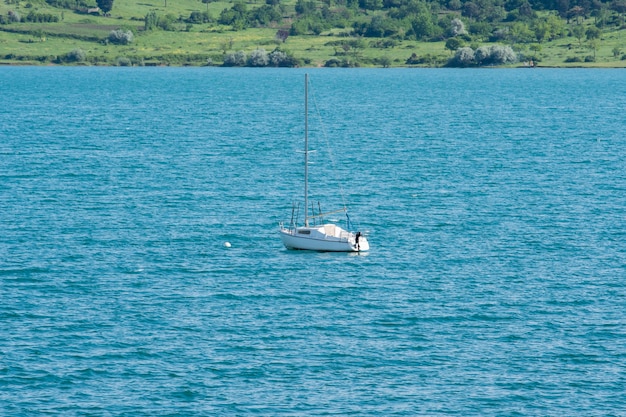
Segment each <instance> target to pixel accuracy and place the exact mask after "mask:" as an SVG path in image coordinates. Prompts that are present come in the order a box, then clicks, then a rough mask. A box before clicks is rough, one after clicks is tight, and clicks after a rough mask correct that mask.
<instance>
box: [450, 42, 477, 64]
mask: <svg viewBox="0 0 626 417" xmlns="http://www.w3.org/2000/svg"><path fill="white" fill-rule="evenodd" d="M474 63H475V61H474V50H473V49H472V48H470V47H468V46H465V47H463V48H459V49H457V51H456V53H455V54H454V56H453V57H452V58H451V59H450V61H449V62H448V66H451V67H469V66H471V65H474Z"/></svg>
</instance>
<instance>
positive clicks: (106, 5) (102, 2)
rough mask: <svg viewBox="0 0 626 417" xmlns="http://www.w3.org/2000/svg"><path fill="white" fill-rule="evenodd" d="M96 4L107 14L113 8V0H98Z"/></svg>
mask: <svg viewBox="0 0 626 417" xmlns="http://www.w3.org/2000/svg"><path fill="white" fill-rule="evenodd" d="M96 4H97V5H98V7H99V8H100V10H102V12H103V13H104V14H105V15H107V14H109V12H110V11H111V9H113V0H96Z"/></svg>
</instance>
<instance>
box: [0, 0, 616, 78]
mask: <svg viewBox="0 0 626 417" xmlns="http://www.w3.org/2000/svg"><path fill="white" fill-rule="evenodd" d="M30 3H31V4H32V7H31V8H27V7H26V5H27V1H21V2H20V3H19V5H15V4H11V5H8V4H6V3H5V2H4V1H2V2H1V3H0V14H2V15H6V14H7V13H8V11H9V10H16V11H18V13H20V14H21V15H22V16H26V15H27V14H28V12H29V11H30V10H35V11H38V12H40V13H51V14H54V15H57V16H59V18H60V19H61V18H62V21H60V22H58V23H37V24H34V23H33V24H31V23H20V24H10V25H5V28H7V29H10V30H20V31H21V32H23V31H31V33H12V32H5V31H0V56H2V57H4V56H5V55H7V54H14V55H16V56H20V57H28V58H27V62H37V61H34V59H35V58H36V57H49V56H52V57H54V56H62V55H64V54H66V53H68V52H70V51H72V50H74V49H77V48H80V49H82V50H83V51H85V52H86V53H87V55H88V56H90V57H94V56H98V57H102V59H101V60H106V61H107V62H108V63H114V62H115V59H116V58H117V57H135V58H142V59H145V60H146V61H152V62H155V63H173V64H181V63H183V62H184V59H178V60H177V59H174V60H172V59H171V58H172V57H176V56H180V57H184V56H187V55H197V56H198V57H196V59H195V64H196V65H198V64H201V63H202V62H206V58H208V57H211V59H212V60H213V62H215V63H219V62H220V60H221V57H222V56H223V51H224V50H225V49H227V50H229V51H238V50H245V51H247V52H250V51H252V50H253V49H256V48H264V49H266V50H267V51H271V50H273V49H274V48H275V47H276V46H277V45H278V44H277V43H276V41H275V34H276V30H277V28H267V29H248V30H246V31H241V32H234V31H231V30H229V28H228V27H220V26H219V25H218V26H216V25H194V26H193V27H192V28H191V30H190V31H189V32H187V31H185V30H184V29H185V28H184V25H181V29H182V30H181V31H179V32H165V31H159V30H157V31H152V32H148V33H144V32H141V31H138V32H137V33H138V36H136V38H135V41H134V42H133V43H132V44H131V45H128V46H119V45H110V44H109V45H105V44H104V43H102V42H97V41H96V39H105V38H106V37H107V35H108V33H109V32H110V31H111V30H113V29H116V28H119V27H128V28H130V27H132V28H135V29H138V30H140V29H142V28H143V18H144V16H145V15H146V14H147V13H148V12H149V11H151V10H154V11H156V12H157V14H159V15H165V14H168V13H170V14H172V15H174V16H177V17H178V16H179V15H180V16H184V17H187V16H189V14H190V13H191V12H192V11H205V10H206V4H203V3H202V2H201V1H200V0H169V1H168V2H167V7H165V1H164V0H163V1H161V0H159V1H156V0H144V1H136V0H115V3H114V6H113V10H112V12H111V16H110V17H101V16H90V15H89V16H88V15H81V14H77V13H73V12H71V11H68V10H61V9H56V8H52V7H50V6H48V5H47V4H46V3H45V2H44V1H43V0H31V1H30ZM261 4H264V2H261V1H260V0H258V1H257V2H256V3H249V6H248V7H255V6H256V5H261ZM283 4H285V5H286V6H287V7H288V8H289V7H291V8H293V5H294V4H295V0H286V1H285V0H284V1H283ZM230 7H232V3H230V2H215V3H210V4H209V11H210V13H211V14H212V16H213V17H217V16H219V13H220V12H221V10H223V9H224V8H230ZM283 25H284V27H285V28H287V27H289V23H288V22H285V23H284V24H283ZM38 29H39V30H41V31H43V32H45V34H46V35H44V36H43V37H41V36H37V35H36V33H37V32H35V34H33V31H36V30H38ZM622 32H624V31H620V32H610V33H605V34H604V36H603V38H602V40H601V42H600V48H599V49H598V51H596V62H595V63H565V62H564V61H565V59H566V58H568V57H573V56H578V57H583V58H584V57H585V56H588V55H593V51H592V50H590V49H588V48H586V47H585V46H584V45H583V46H582V47H580V46H579V45H578V40H576V39H575V38H563V39H559V40H556V41H554V42H550V43H544V44H543V45H542V51H541V53H540V54H541V56H542V61H541V65H542V66H561V67H567V66H570V67H579V66H587V67H602V66H605V67H626V60H624V61H622V60H621V59H620V58H621V54H620V57H618V58H614V57H613V52H612V50H613V48H614V47H616V46H617V47H619V48H621V49H622V50H623V52H624V53H626V34H624V33H622ZM55 34H56V35H55ZM338 34H339V31H338V30H334V31H333V32H332V33H330V34H329V33H323V34H322V35H321V36H297V37H295V36H292V37H289V38H288V39H287V42H286V43H285V44H283V45H281V48H284V49H287V50H289V51H291V52H292V53H293V54H294V55H295V56H296V57H298V58H301V59H306V60H307V62H308V63H309V64H308V65H312V66H317V65H323V63H324V62H325V61H327V60H328V59H331V58H335V57H336V58H342V57H343V56H336V53H337V52H339V53H342V52H343V51H342V50H341V49H340V48H336V47H332V46H327V45H326V44H327V43H328V42H330V41H333V40H341V39H345V38H342V37H339V36H336V35H338ZM59 35H64V36H59ZM369 41H370V39H366V44H369ZM231 43H232V47H231V46H230V45H231ZM412 53H416V54H417V55H418V56H423V55H427V54H429V55H433V56H439V57H440V58H441V59H445V58H447V57H449V56H450V54H451V53H450V52H449V51H447V50H446V49H445V47H444V43H443V42H411V41H403V42H399V43H398V45H397V46H396V47H394V48H387V49H376V48H369V47H368V48H366V49H364V50H361V51H359V57H360V60H361V61H366V59H367V58H377V57H378V58H380V57H383V56H384V57H387V58H389V59H390V60H391V62H392V66H403V65H404V62H405V61H406V59H407V58H408V57H409V56H410V55H411V54H412ZM348 57H349V58H353V57H354V56H353V55H352V54H351V53H349V54H348ZM363 58H365V60H364V59H363ZM0 62H15V60H8V61H7V60H0Z"/></svg>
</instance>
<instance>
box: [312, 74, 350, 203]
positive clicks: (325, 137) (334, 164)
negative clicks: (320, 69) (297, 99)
mask: <svg viewBox="0 0 626 417" xmlns="http://www.w3.org/2000/svg"><path fill="white" fill-rule="evenodd" d="M312 86H313V84H312V83H311V81H310V80H309V98H311V99H312V100H313V107H315V112H316V114H317V119H318V120H319V122H320V126H321V127H322V136H323V138H324V142H325V143H326V151H327V153H328V157H329V159H330V163H331V165H332V169H333V171H332V172H333V176H334V177H335V181H337V184H339V193H340V194H341V203H342V205H343V208H344V210H345V211H346V212H347V211H348V205H347V204H346V196H345V193H344V191H343V185H342V184H341V181H340V180H339V179H338V178H337V177H336V175H337V174H336V173H337V172H338V170H337V164H336V163H335V158H334V156H333V152H332V148H331V146H330V141H329V140H328V134H327V133H326V126H325V125H324V120H323V119H322V115H321V113H320V109H319V106H318V105H317V100H316V99H315V94H314V93H312V92H311V90H312V88H311V87H312Z"/></svg>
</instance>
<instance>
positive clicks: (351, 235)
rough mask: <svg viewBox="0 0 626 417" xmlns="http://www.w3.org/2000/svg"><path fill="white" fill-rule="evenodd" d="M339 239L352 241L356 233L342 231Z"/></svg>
mask: <svg viewBox="0 0 626 417" xmlns="http://www.w3.org/2000/svg"><path fill="white" fill-rule="evenodd" d="M339 239H341V240H343V241H346V242H348V241H350V240H351V239H354V233H352V232H345V231H344V232H341V233H339Z"/></svg>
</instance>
